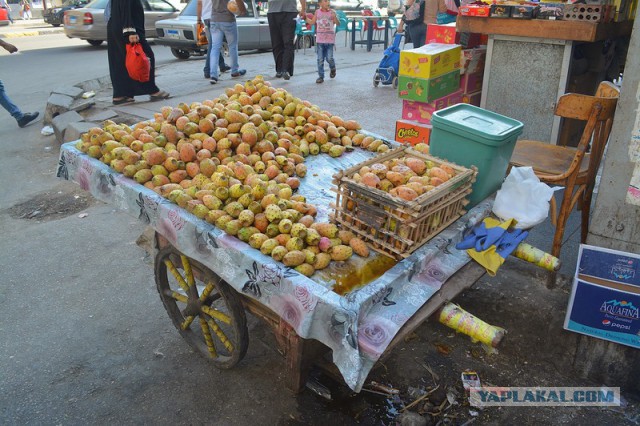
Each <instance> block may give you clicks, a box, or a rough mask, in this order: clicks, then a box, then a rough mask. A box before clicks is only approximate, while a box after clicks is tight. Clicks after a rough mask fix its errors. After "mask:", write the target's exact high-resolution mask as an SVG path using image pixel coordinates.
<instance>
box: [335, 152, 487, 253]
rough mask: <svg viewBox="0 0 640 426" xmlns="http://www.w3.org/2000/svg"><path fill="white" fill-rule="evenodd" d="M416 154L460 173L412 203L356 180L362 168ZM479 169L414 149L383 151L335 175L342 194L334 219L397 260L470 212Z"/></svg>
mask: <svg viewBox="0 0 640 426" xmlns="http://www.w3.org/2000/svg"><path fill="white" fill-rule="evenodd" d="M399 157H417V158H421V159H423V160H429V161H432V162H433V163H435V164H436V165H441V164H447V165H449V166H450V167H451V168H452V169H454V170H455V172H456V175H455V176H454V177H453V178H451V179H449V180H448V181H447V182H445V183H443V184H442V185H439V186H437V187H436V188H435V189H433V190H431V191H429V192H427V193H425V194H422V195H420V196H419V197H418V198H416V199H415V200H413V201H405V200H402V199H400V198H396V197H392V196H391V195H389V194H388V193H386V192H384V191H382V190H380V189H377V188H372V187H369V186H366V185H364V184H362V183H358V182H356V181H354V180H353V179H352V177H353V175H354V174H355V173H357V172H358V171H359V170H360V168H362V167H363V166H370V165H372V164H375V163H382V162H384V161H387V160H390V159H393V158H399ZM476 174H477V170H476V169H475V168H473V169H467V168H465V167H461V166H458V165H456V164H453V163H449V162H446V161H444V160H441V159H439V158H435V157H432V156H429V155H425V154H422V153H420V152H418V151H416V150H414V149H412V148H409V147H405V146H403V147H399V148H396V149H394V150H391V151H389V152H387V153H385V154H381V155H378V156H376V157H374V158H371V159H369V160H367V161H364V162H362V163H360V164H357V165H355V166H353V167H350V168H349V169H346V170H344V171H341V172H339V173H337V174H336V175H334V176H333V184H334V185H335V187H334V188H333V190H334V191H335V192H336V193H337V196H336V203H335V206H334V208H335V213H334V215H333V218H332V219H333V221H334V222H335V223H337V224H339V225H342V227H344V228H346V229H349V230H350V231H353V232H354V233H356V234H358V235H359V236H360V237H362V238H363V239H364V240H365V241H367V242H368V243H369V245H370V246H371V247H372V248H373V249H375V250H376V251H378V252H380V253H383V254H385V255H387V256H390V257H392V258H394V259H397V260H402V259H404V258H406V257H408V256H409V255H410V254H411V253H413V252H414V251H415V250H417V249H418V248H419V247H420V246H422V245H423V244H424V243H426V242H427V241H429V240H430V239H431V238H433V237H434V236H436V235H437V234H438V233H439V232H440V231H442V230H443V229H444V228H446V227H447V226H449V225H450V224H451V223H453V222H454V221H455V220H456V219H458V218H459V217H460V216H462V215H463V214H464V212H465V210H464V207H465V206H466V205H467V203H468V201H467V200H466V197H467V196H468V195H469V194H470V193H471V185H472V183H473V182H475V178H476Z"/></svg>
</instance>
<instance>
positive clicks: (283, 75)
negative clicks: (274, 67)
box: [282, 71, 291, 80]
mask: <svg viewBox="0 0 640 426" xmlns="http://www.w3.org/2000/svg"><path fill="white" fill-rule="evenodd" d="M282 78H284V79H285V80H289V79H290V78H291V76H290V75H289V73H288V72H286V71H285V72H283V73H282Z"/></svg>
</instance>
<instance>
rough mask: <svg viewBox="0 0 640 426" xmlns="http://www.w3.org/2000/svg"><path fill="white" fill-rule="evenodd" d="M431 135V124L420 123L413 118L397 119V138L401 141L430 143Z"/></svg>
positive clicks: (412, 143)
mask: <svg viewBox="0 0 640 426" xmlns="http://www.w3.org/2000/svg"><path fill="white" fill-rule="evenodd" d="M430 137H431V125H429V124H423V123H418V122H417V121H412V120H397V121H396V136H395V139H396V141H398V142H401V143H410V144H411V145H417V144H419V143H426V144H428V143H429V138H430Z"/></svg>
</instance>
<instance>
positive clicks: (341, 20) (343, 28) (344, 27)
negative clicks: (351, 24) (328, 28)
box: [336, 18, 348, 33]
mask: <svg viewBox="0 0 640 426" xmlns="http://www.w3.org/2000/svg"><path fill="white" fill-rule="evenodd" d="M338 21H339V23H338V25H336V33H338V32H340V31H347V25H348V23H347V20H346V19H345V18H338Z"/></svg>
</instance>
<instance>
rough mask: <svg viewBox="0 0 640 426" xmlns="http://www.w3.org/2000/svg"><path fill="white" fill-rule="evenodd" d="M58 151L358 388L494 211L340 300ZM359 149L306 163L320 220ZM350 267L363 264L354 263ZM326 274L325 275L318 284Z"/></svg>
mask: <svg viewBox="0 0 640 426" xmlns="http://www.w3.org/2000/svg"><path fill="white" fill-rule="evenodd" d="M74 145H75V142H70V143H67V144H64V145H62V147H61V150H60V159H59V165H58V170H57V176H58V177H60V178H63V179H67V180H72V181H75V182H77V183H78V184H79V185H80V187H81V188H82V189H84V190H86V191H89V192H90V193H91V194H92V195H93V196H94V197H95V198H97V199H99V200H101V201H104V202H107V203H111V204H113V205H114V206H116V207H117V208H119V209H120V210H122V211H125V212H127V213H129V214H130V215H133V216H135V217H138V218H139V219H140V220H141V221H143V222H144V223H147V224H149V225H150V226H152V227H153V228H154V229H155V230H156V231H157V232H159V233H160V234H162V235H163V236H164V237H166V238H167V239H168V240H169V241H170V242H171V244H172V245H173V246H174V247H176V248H177V249H178V250H180V251H181V252H182V253H184V254H185V255H187V256H189V257H191V258H194V259H196V260H198V261H199V262H201V263H202V264H204V265H207V266H208V267H209V268H210V269H211V270H212V271H214V272H215V273H216V274H218V275H219V276H220V277H221V278H223V279H224V280H225V281H226V282H227V283H229V284H230V285H231V286H232V287H233V288H234V289H235V290H237V291H238V292H241V293H243V294H245V295H247V296H249V297H252V298H254V299H256V300H258V301H259V302H260V303H262V304H264V305H266V306H268V307H269V308H271V309H272V310H273V311H274V312H276V313H277V314H278V315H280V317H281V318H283V319H284V320H286V321H287V323H289V324H290V325H291V326H292V327H293V328H294V329H295V331H296V333H298V335H300V336H301V337H303V338H311V339H316V340H318V341H320V342H322V343H324V344H325V345H327V346H328V347H329V348H331V349H332V351H333V362H334V363H335V365H336V366H337V367H338V369H339V370H340V372H341V373H342V375H343V377H344V380H345V382H346V383H347V384H348V385H349V386H350V387H351V388H352V389H353V390H355V391H360V389H361V388H362V385H363V384H364V381H365V379H366V377H367V375H368V373H369V371H370V370H371V368H372V367H373V365H374V363H375V362H376V361H377V360H378V359H379V358H380V356H381V355H382V353H383V352H384V350H385V349H386V347H387V346H388V345H389V343H390V342H391V340H392V339H393V337H394V336H395V335H396V334H397V332H398V331H399V330H400V328H401V327H402V325H403V324H404V323H405V322H407V321H408V320H409V318H411V316H412V315H413V314H414V313H415V312H416V311H417V310H418V309H419V308H420V307H421V306H422V305H423V304H424V303H425V302H426V301H427V300H429V298H430V297H431V296H433V294H434V293H436V292H437V291H438V290H439V289H440V287H441V286H442V285H443V283H444V282H445V281H446V280H447V279H448V278H449V277H451V276H452V275H453V274H454V273H455V272H456V271H458V270H459V269H460V268H461V267H462V266H464V265H465V264H466V263H467V262H469V260H470V258H469V256H468V255H467V254H466V252H464V251H458V250H456V249H455V245H456V243H457V242H458V241H460V239H461V237H462V235H463V233H464V232H465V231H466V230H468V229H470V228H472V227H473V226H474V225H475V224H476V223H478V222H480V221H481V220H482V219H483V218H484V217H485V216H487V215H488V214H489V212H490V211H491V202H490V201H485V202H482V203H480V204H478V205H477V206H475V207H474V208H473V209H472V210H470V211H469V212H468V213H467V214H466V215H464V216H463V217H461V218H460V219H459V220H458V221H456V222H454V223H453V224H452V225H450V226H449V227H448V228H447V229H446V230H444V231H443V232H441V233H440V234H439V235H438V236H437V237H435V238H433V239H432V240H431V241H429V242H428V243H427V244H425V245H424V246H423V247H421V248H420V249H419V250H417V251H416V252H414V253H413V254H412V255H411V256H410V257H409V258H407V259H405V260H403V261H402V262H399V263H397V264H396V265H395V266H394V267H392V268H391V269H389V270H388V271H387V272H385V273H384V274H383V275H382V276H381V277H379V278H378V279H376V280H374V281H373V282H371V283H369V284H368V285H366V286H364V287H362V288H360V289H358V290H355V291H352V292H351V293H349V294H347V295H345V296H339V295H338V294H336V293H334V292H333V291H332V290H331V286H332V282H328V281H326V274H321V273H316V274H315V275H314V276H313V277H312V278H311V279H310V278H307V277H306V276H304V275H301V274H299V273H298V272H296V271H295V270H293V269H290V268H288V267H286V266H284V265H283V264H282V263H279V262H275V261H274V260H273V259H272V258H271V257H269V256H265V255H263V254H262V253H260V251H259V250H254V249H252V248H251V247H249V245H247V244H246V243H243V242H242V241H240V240H238V239H237V238H235V237H233V236H231V235H228V234H226V233H224V232H222V231H221V230H219V229H218V228H216V227H214V226H212V225H210V224H209V223H207V222H206V221H204V220H200V219H198V218H196V217H195V216H193V215H192V214H190V213H188V212H187V211H186V210H184V209H181V208H180V207H178V206H177V205H175V204H172V203H170V202H169V201H168V200H166V199H165V198H162V197H161V196H159V195H157V194H156V193H155V192H153V191H152V190H150V189H147V188H145V187H144V186H142V185H139V184H137V183H136V182H135V181H133V180H132V179H129V178H127V177H125V176H124V175H122V174H120V173H117V172H116V171H114V170H113V169H111V168H110V167H108V166H107V165H105V164H103V163H101V162H100V161H98V160H95V159H93V158H91V157H89V156H87V155H85V154H83V153H81V152H80V151H78V150H77V149H76V148H75V146H74ZM371 155H372V154H371V153H369V152H366V151H363V150H361V149H356V150H355V151H353V152H350V153H346V154H345V155H343V156H342V157H340V158H337V159H336V158H331V157H329V156H327V155H318V156H312V157H308V158H307V160H306V163H307V166H308V170H309V172H308V174H307V177H305V178H304V179H302V185H301V187H300V192H301V193H302V194H303V195H305V196H306V197H307V200H308V202H310V203H312V204H314V205H315V206H316V207H317V208H318V212H319V213H318V220H320V221H326V220H327V216H328V213H329V211H330V203H332V202H334V201H335V195H334V194H333V192H332V191H331V178H332V176H333V174H334V173H336V172H337V171H338V170H340V169H344V168H347V167H350V166H352V165H355V164H357V163H360V162H361V161H364V160H366V159H367V158H369V157H370V156H371ZM349 263H350V264H351V263H352V266H353V270H354V271H358V270H359V269H360V268H361V267H362V266H363V264H364V261H363V260H362V259H359V258H357V256H354V257H353V258H352V260H350V261H349ZM323 277H324V278H323Z"/></svg>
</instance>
